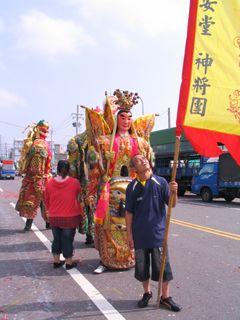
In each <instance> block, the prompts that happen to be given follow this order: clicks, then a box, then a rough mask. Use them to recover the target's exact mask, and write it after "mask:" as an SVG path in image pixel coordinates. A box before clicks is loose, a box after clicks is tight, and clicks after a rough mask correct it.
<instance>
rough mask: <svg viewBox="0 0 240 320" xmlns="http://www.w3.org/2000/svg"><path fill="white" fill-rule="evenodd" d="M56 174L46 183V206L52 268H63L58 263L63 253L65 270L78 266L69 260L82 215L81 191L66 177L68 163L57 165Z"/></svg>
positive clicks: (74, 181)
mask: <svg viewBox="0 0 240 320" xmlns="http://www.w3.org/2000/svg"><path fill="white" fill-rule="evenodd" d="M57 174H58V175H57V176H56V177H55V178H53V179H51V180H50V181H49V182H48V183H47V186H46V191H45V205H46V211H47V213H48V217H49V222H50V224H51V227H52V233H53V243H52V254H53V259H54V262H53V267H54V268H59V267H61V266H62V265H64V263H65V261H60V254H61V253H62V254H63V256H64V258H65V260H66V269H67V270H68V269H72V268H75V267H76V266H77V263H76V262H73V260H72V256H73V240H74V236H75V233H76V228H77V227H78V225H79V223H80V220H81V214H82V208H81V205H80V201H79V196H80V193H81V187H80V183H79V181H78V180H77V179H74V178H71V177H69V175H68V174H69V163H68V161H66V160H60V161H59V162H58V165H57Z"/></svg>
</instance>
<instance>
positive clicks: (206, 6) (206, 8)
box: [200, 0, 217, 12]
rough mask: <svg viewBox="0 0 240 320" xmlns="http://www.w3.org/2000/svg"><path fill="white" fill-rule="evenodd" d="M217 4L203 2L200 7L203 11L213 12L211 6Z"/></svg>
mask: <svg viewBox="0 0 240 320" xmlns="http://www.w3.org/2000/svg"><path fill="white" fill-rule="evenodd" d="M214 4H217V1H210V0H203V3H202V4H200V7H201V8H203V11H208V10H211V11H212V12H214V9H213V7H212V6H213V5H214Z"/></svg>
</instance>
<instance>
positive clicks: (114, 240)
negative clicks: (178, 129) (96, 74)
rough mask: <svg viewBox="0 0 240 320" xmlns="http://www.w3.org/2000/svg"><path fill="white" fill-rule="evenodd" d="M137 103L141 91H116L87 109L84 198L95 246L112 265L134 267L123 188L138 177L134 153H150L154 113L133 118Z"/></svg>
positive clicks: (101, 257) (147, 154) (114, 267)
mask: <svg viewBox="0 0 240 320" xmlns="http://www.w3.org/2000/svg"><path fill="white" fill-rule="evenodd" d="M137 102H138V95H137V94H133V93H131V92H128V91H120V90H116V91H115V92H114V94H113V96H107V97H106V102H105V105H104V110H103V111H101V110H99V109H90V108H85V121H86V132H85V133H84V135H85V134H86V136H85V137H86V139H87V142H86V145H85V161H84V162H85V172H86V176H87V188H86V194H85V203H86V204H87V205H88V206H89V207H90V208H91V211H92V213H94V224H95V226H94V236H95V239H94V241H95V247H96V249H98V251H99V255H100V260H101V262H102V263H103V264H104V266H106V267H108V268H110V269H127V268H130V267H132V266H134V263H135V262H134V253H133V252H132V251H131V250H130V249H129V247H128V244H127V234H126V224H125V191H126V188H127V185H128V184H129V182H130V181H131V180H132V178H134V177H135V175H134V172H133V171H132V170H131V168H130V160H131V158H132V157H133V156H134V155H136V154H142V155H144V156H146V157H147V158H148V159H149V160H151V158H152V150H151V147H150V145H149V142H148V141H149V135H150V132H151V130H152V129H153V126H154V120H155V115H145V116H142V117H140V118H138V119H137V120H136V121H134V122H133V121H132V114H131V111H130V109H131V108H132V107H133V105H135V104H137ZM75 141H76V139H75ZM73 149H74V148H73ZM73 158H74V154H73V153H72V159H73ZM73 162H74V161H73ZM78 163H80V162H78Z"/></svg>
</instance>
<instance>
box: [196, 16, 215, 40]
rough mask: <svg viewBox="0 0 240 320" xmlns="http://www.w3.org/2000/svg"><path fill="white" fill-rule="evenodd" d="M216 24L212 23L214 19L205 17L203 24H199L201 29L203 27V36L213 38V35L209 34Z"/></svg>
mask: <svg viewBox="0 0 240 320" xmlns="http://www.w3.org/2000/svg"><path fill="white" fill-rule="evenodd" d="M213 24H215V22H214V21H212V17H209V16H206V15H205V16H204V18H202V22H199V24H198V25H199V27H202V33H201V34H202V35H203V36H211V35H212V34H211V33H210V32H209V28H210V27H211V25H213Z"/></svg>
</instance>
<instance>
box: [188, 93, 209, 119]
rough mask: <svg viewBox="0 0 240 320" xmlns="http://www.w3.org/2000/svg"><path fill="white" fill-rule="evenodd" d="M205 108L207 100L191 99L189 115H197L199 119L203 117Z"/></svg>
mask: <svg viewBox="0 0 240 320" xmlns="http://www.w3.org/2000/svg"><path fill="white" fill-rule="evenodd" d="M206 106H207V99H206V98H197V97H193V98H192V103H191V109H190V113H191V114H199V115H200V116H201V117H204V115H205V111H206Z"/></svg>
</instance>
